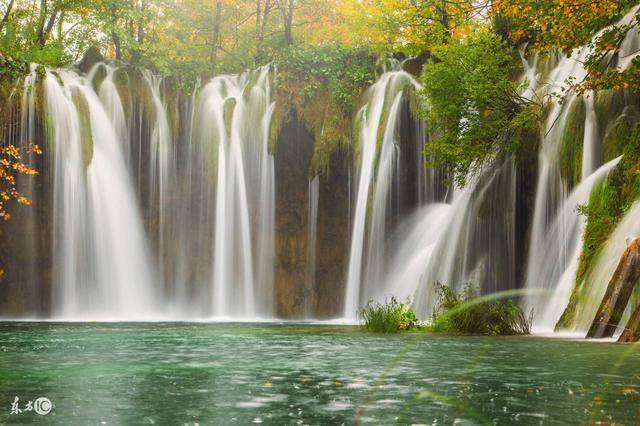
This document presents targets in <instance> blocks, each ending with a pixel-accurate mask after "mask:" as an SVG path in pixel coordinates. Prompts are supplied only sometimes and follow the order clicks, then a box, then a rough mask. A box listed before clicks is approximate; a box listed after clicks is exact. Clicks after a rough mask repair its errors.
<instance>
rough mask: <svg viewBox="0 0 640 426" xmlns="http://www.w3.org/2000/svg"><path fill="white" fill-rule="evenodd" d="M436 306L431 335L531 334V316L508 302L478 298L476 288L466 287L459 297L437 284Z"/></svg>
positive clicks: (469, 285)
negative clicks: (438, 333)
mask: <svg viewBox="0 0 640 426" xmlns="http://www.w3.org/2000/svg"><path fill="white" fill-rule="evenodd" d="M434 285H435V287H436V292H437V294H438V303H437V305H436V310H435V312H434V314H433V318H432V322H431V325H430V326H429V330H430V331H434V332H446V333H463V334H484V335H491V336H497V335H516V334H529V333H530V332H531V319H532V317H531V315H530V316H529V317H527V316H526V315H525V313H524V311H523V310H522V309H521V308H520V307H519V306H517V305H516V304H514V303H513V302H512V301H511V300H507V301H503V300H489V299H487V298H486V297H478V296H477V291H476V288H475V287H474V286H473V285H471V284H467V285H466V286H465V287H464V288H463V290H462V291H461V292H460V293H456V292H455V291H453V290H452V289H451V288H449V287H447V286H445V285H442V284H441V283H439V282H436V283H435V284H434Z"/></svg>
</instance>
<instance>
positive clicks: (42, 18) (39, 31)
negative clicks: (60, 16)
mask: <svg viewBox="0 0 640 426" xmlns="http://www.w3.org/2000/svg"><path fill="white" fill-rule="evenodd" d="M46 20H47V0H40V10H39V11H38V26H37V28H36V35H37V38H38V44H39V45H40V47H43V46H44V24H45V22H46Z"/></svg>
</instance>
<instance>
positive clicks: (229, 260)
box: [194, 67, 275, 317]
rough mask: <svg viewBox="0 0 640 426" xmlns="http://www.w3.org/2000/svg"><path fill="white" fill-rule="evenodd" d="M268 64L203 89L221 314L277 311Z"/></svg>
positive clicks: (202, 128) (201, 124) (201, 137)
mask: <svg viewBox="0 0 640 426" xmlns="http://www.w3.org/2000/svg"><path fill="white" fill-rule="evenodd" d="M271 75H272V74H271V72H270V69H269V67H263V68H261V69H259V70H258V71H256V72H247V73H245V74H242V75H238V76H228V75H225V76H218V77H215V78H214V79H213V80H211V82H209V83H208V84H207V85H205V86H204V87H203V89H202V90H201V92H200V93H199V94H198V98H199V101H198V107H197V110H196V113H195V114H196V117H195V123H196V124H195V131H194V133H195V135H194V137H196V138H197V141H198V143H200V144H202V146H201V148H200V149H201V150H202V151H203V152H204V154H205V157H204V160H205V162H206V163H207V164H205V166H206V167H207V171H208V173H209V177H213V176H215V181H216V184H215V238H214V241H213V252H214V257H213V271H212V288H213V291H212V301H213V305H212V306H213V309H212V313H213V315H214V316H220V317H254V316H256V315H272V314H273V274H274V271H273V262H274V252H273V250H274V249H273V244H274V243H273V239H274V218H275V206H274V194H275V192H274V191H275V188H274V165H273V155H271V153H269V146H268V145H269V133H270V127H271V118H272V115H273V111H274V106H275V104H274V102H273V101H272V94H271V88H270V84H271V83H270V78H271Z"/></svg>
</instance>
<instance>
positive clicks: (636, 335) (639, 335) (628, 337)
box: [618, 305, 640, 343]
mask: <svg viewBox="0 0 640 426" xmlns="http://www.w3.org/2000/svg"><path fill="white" fill-rule="evenodd" d="M638 340H640V305H638V306H636V309H635V310H634V311H633V313H632V314H631V317H630V318H629V322H627V326H626V327H625V329H624V331H623V332H622V335H620V338H619V339H618V342H624V343H627V342H637V341H638Z"/></svg>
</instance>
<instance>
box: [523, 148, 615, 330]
mask: <svg viewBox="0 0 640 426" xmlns="http://www.w3.org/2000/svg"><path fill="white" fill-rule="evenodd" d="M619 161H620V157H618V158H616V159H614V160H611V161H609V162H608V163H606V164H604V165H603V166H602V167H600V168H599V169H598V170H596V171H595V172H594V173H593V174H591V175H590V176H589V177H588V178H587V179H585V180H583V181H582V182H581V183H580V184H579V185H578V186H577V187H576V188H575V189H574V190H573V191H572V193H571V194H570V195H569V197H568V198H567V199H566V201H565V202H564V204H563V206H562V209H561V211H560V212H558V214H557V216H556V218H555V220H554V223H553V224H552V225H551V227H550V228H549V231H548V233H547V234H546V235H545V240H544V242H543V245H542V247H540V249H541V252H542V253H544V255H541V256H540V257H538V258H534V259H532V263H531V264H530V265H529V272H528V273H529V275H528V277H527V278H528V281H527V290H528V291H529V293H530V294H529V296H528V298H527V301H528V305H527V308H528V310H533V312H534V314H535V321H534V324H533V325H534V327H535V329H536V331H545V332H548V331H553V329H554V327H555V325H556V323H557V322H558V320H559V319H560V315H562V312H563V311H564V309H565V307H566V306H567V303H568V302H569V296H570V295H571V290H572V289H573V285H574V282H575V278H576V269H577V267H578V258H579V256H580V251H581V248H582V247H581V244H580V243H581V242H582V235H583V232H584V227H585V225H586V220H585V217H584V216H582V215H580V214H578V211H577V209H578V207H579V206H581V205H584V204H586V203H587V202H588V201H589V196H590V194H591V190H592V189H593V187H594V185H595V184H596V183H597V182H599V181H600V180H601V179H603V178H604V177H606V175H607V173H608V172H609V171H611V170H612V169H613V168H614V167H615V166H616V165H617V164H618V162H619ZM541 293H542V294H541ZM594 315H595V312H594Z"/></svg>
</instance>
